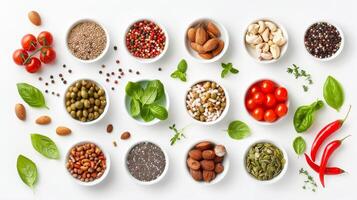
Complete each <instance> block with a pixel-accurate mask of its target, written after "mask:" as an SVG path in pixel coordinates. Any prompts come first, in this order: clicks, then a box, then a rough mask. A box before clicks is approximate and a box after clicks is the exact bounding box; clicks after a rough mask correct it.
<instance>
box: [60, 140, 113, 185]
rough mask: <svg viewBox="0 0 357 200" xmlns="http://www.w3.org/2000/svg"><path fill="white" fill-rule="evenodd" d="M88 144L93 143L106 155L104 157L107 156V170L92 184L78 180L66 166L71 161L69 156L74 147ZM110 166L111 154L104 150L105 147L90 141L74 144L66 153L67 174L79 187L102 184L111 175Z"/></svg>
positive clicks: (91, 182)
mask: <svg viewBox="0 0 357 200" xmlns="http://www.w3.org/2000/svg"><path fill="white" fill-rule="evenodd" d="M87 143H92V144H95V145H96V146H97V147H99V148H100V149H101V151H102V152H103V153H104V156H105V159H106V165H107V166H106V169H105V171H104V173H103V175H102V176H101V177H100V178H98V179H95V180H93V181H90V182H83V181H81V180H79V179H76V178H74V177H73V176H72V174H71V173H70V172H69V171H68V169H67V167H66V165H67V161H68V159H69V154H70V151H71V149H72V148H73V147H75V146H77V145H81V144H87ZM110 165H111V161H110V155H109V153H108V152H107V151H106V150H105V149H103V147H102V146H101V145H98V144H97V143H96V142H92V141H89V140H84V141H80V142H76V143H74V144H73V145H72V146H71V147H70V148H69V149H68V151H67V153H66V157H65V161H64V168H65V170H66V173H67V174H68V175H69V176H70V178H71V179H73V180H74V182H76V183H77V184H79V185H83V186H94V185H97V184H99V183H101V182H102V181H103V180H104V179H105V178H106V177H107V175H108V174H109V171H110Z"/></svg>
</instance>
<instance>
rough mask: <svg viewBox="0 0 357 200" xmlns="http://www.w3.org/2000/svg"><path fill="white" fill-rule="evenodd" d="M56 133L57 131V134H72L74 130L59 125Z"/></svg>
mask: <svg viewBox="0 0 357 200" xmlns="http://www.w3.org/2000/svg"><path fill="white" fill-rule="evenodd" d="M56 133H57V135H60V136H66V135H69V134H71V133H72V130H71V129H69V128H67V127H65V126H59V127H57V128H56Z"/></svg>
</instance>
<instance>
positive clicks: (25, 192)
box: [0, 0, 357, 200]
mask: <svg viewBox="0 0 357 200" xmlns="http://www.w3.org/2000/svg"><path fill="white" fill-rule="evenodd" d="M353 2H354V1H352V0H351V1H332V0H318V1H317V0H315V1H305V0H299V1H286V0H273V1H257V0H249V1H233V0H232V1H218V0H216V1H209V0H205V1H201V0H195V1H193V0H191V1H186V0H177V1H168V0H166V1H165V0H160V1H128V0H127V1H115V0H112V1H92V0H75V1H74V0H72V1H40V0H38V1H35V0H27V1H20V0H17V1H14V0H12V1H4V0H2V1H1V3H2V5H1V8H0V20H1V38H0V41H1V42H0V46H1V48H0V63H1V64H0V67H1V73H0V91H1V103H0V111H1V112H0V115H1V116H0V119H1V120H0V121H1V126H0V127H1V131H0V134H1V139H0V150H1V151H0V152H1V161H0V172H1V181H0V199H51V200H55V199H87V200H90V199H139V198H145V199H184V198H187V199H197V198H202V199H222V198H224V199H243V198H244V199H335V198H336V197H338V198H339V199H352V198H354V197H353V194H354V193H355V192H354V189H355V185H356V183H355V182H356V180H357V176H356V168H357V161H356V156H355V155H356V153H357V146H356V144H355V143H356V137H357V136H353V137H351V138H349V139H348V140H346V141H345V143H344V144H343V145H342V147H341V148H340V149H339V150H337V152H336V153H335V154H334V155H333V156H332V158H331V162H330V164H331V165H335V166H340V167H341V168H343V169H345V170H346V171H348V172H349V173H348V174H345V175H340V176H334V177H326V185H327V188H326V189H322V188H321V186H320V184H319V188H318V191H317V192H316V193H313V192H310V191H305V190H303V189H301V187H302V185H303V181H304V178H302V176H299V175H298V170H299V169H300V168H301V167H304V168H308V167H307V165H306V163H305V160H304V158H303V157H297V156H296V155H295V153H294V152H293V149H292V145H291V143H292V141H293V139H294V138H295V137H296V135H297V134H296V133H295V130H294V128H293V125H292V116H293V113H294V111H295V109H296V107H297V106H298V105H302V104H308V103H311V102H312V101H314V100H316V99H317V98H322V85H323V82H324V80H325V79H326V76H327V75H329V74H331V75H333V76H334V77H336V78H337V79H338V80H339V81H340V82H341V83H342V85H343V86H344V89H345V93H346V101H345V104H344V107H343V109H342V110H341V112H340V113H337V112H335V111H334V110H333V109H331V108H329V107H327V106H326V107H325V108H323V109H322V110H321V111H319V112H318V114H317V117H316V121H315V123H314V125H313V126H312V128H311V129H309V131H308V133H306V134H304V135H303V136H304V138H305V139H306V141H307V143H308V148H310V145H311V143H312V140H313V138H314V136H315V135H316V133H317V132H318V130H319V129H321V128H322V127H323V126H324V125H325V124H327V123H329V122H331V121H333V120H335V119H337V118H342V117H343V116H344V114H345V113H346V110H347V108H348V105H349V104H353V103H356V100H357V99H356V97H357V96H356V93H355V92H356V83H357V82H356V79H355V76H356V75H355V74H356V64H357V62H356V57H355V52H356V51H357V49H356V46H357V36H356V22H354V21H353V20H355V19H357V15H356V11H355V7H356V5H355V4H354V3H353ZM30 10H37V11H38V12H39V13H40V14H41V16H42V19H43V25H42V26H41V27H35V26H33V25H32V24H30V22H29V21H28V19H27V12H28V11H30ZM265 16H266V17H271V18H273V19H275V20H276V21H278V22H280V23H281V24H283V25H284V26H285V28H286V29H287V31H288V33H289V39H290V40H289V49H288V51H287V54H286V55H285V57H284V58H283V59H281V60H280V61H279V62H277V63H276V64H271V65H262V64H258V63H256V62H255V61H254V60H252V59H251V58H250V57H249V56H248V55H247V54H246V53H245V52H244V48H243V44H242V38H243V30H244V29H245V28H246V26H247V25H248V24H249V22H250V21H252V20H254V19H256V18H260V17H265ZM88 17H89V18H93V19H96V20H98V21H100V22H101V23H102V24H103V25H104V26H105V27H106V28H107V29H108V31H109V33H110V39H111V47H110V49H109V52H108V54H107V55H106V57H105V58H104V59H103V60H102V61H100V62H99V63H96V64H89V65H85V64H82V63H79V62H77V61H76V60H74V59H73V58H72V57H71V56H70V55H69V53H68V51H67V50H66V48H65V45H64V44H65V42H64V41H65V33H66V31H67V28H68V27H69V26H70V25H71V23H73V22H74V21H75V20H77V19H80V18H88ZM141 17H148V18H152V19H155V20H157V21H158V22H160V23H161V24H162V25H164V26H165V27H166V29H167V31H168V34H169V36H170V47H169V50H168V52H167V54H166V55H165V56H164V58H163V59H162V60H160V61H159V62H157V63H155V64H148V65H144V64H139V63H137V62H135V60H133V59H131V58H130V57H129V56H128V55H127V54H126V52H125V51H124V49H123V47H124V46H123V43H122V38H123V35H124V31H125V29H126V27H127V26H128V25H129V23H131V22H132V21H134V20H136V19H138V18H141ZM200 17H211V18H212V19H215V20H217V21H219V22H221V23H222V24H223V25H224V26H225V27H226V28H227V30H228V32H229V35H230V39H231V40H230V41H231V42H230V46H229V49H228V51H227V53H226V55H225V56H224V57H223V58H222V59H221V61H222V62H233V63H234V65H235V66H237V67H238V68H239V70H240V73H239V74H238V75H236V76H229V77H227V78H226V79H224V80H222V79H220V76H219V75H220V71H221V67H220V62H216V63H212V64H200V63H197V62H196V61H194V60H193V59H191V58H190V57H189V56H188V55H187V53H186V51H185V48H184V43H183V36H184V32H185V29H186V28H187V25H188V24H189V23H190V22H192V21H193V20H195V19H197V18H200ZM318 19H327V20H329V21H331V22H333V23H335V24H337V25H339V26H340V27H341V28H342V29H343V31H344V34H345V38H346V42H345V48H344V49H343V52H342V54H341V55H340V56H339V57H338V58H337V59H336V60H333V61H331V62H326V63H321V62H318V61H315V60H314V59H312V58H311V57H310V56H309V55H307V53H306V51H305V49H304V45H303V34H304V31H305V29H306V27H307V26H308V25H309V24H310V23H312V22H314V21H315V20H318ZM42 30H48V31H50V32H52V33H53V35H54V38H55V49H56V51H57V62H56V64H55V65H46V66H44V67H43V70H42V72H41V73H39V74H35V75H33V74H29V73H27V72H26V71H25V70H24V69H23V68H21V67H19V66H16V65H15V64H14V63H13V62H12V59H11V54H12V52H13V51H14V50H15V49H17V48H19V47H20V39H21V37H22V36H23V35H25V34H26V33H33V34H35V35H37V34H38V33H39V32H40V31H42ZM113 45H117V46H118V47H119V50H118V51H117V52H114V51H113ZM117 58H119V59H120V61H121V64H120V67H122V68H124V69H126V70H127V69H129V68H132V69H133V70H140V71H141V75H140V76H136V75H134V74H131V75H128V76H126V77H125V78H124V79H123V80H121V81H120V83H119V84H120V87H119V88H117V89H116V91H115V92H112V91H110V92H109V93H110V100H111V105H110V110H109V112H108V113H107V115H106V117H105V118H104V119H103V120H102V121H101V122H100V123H98V124H95V125H92V126H81V125H78V124H77V123H76V122H74V121H73V120H71V119H70V118H69V117H68V116H67V115H66V113H65V111H64V109H63V107H62V98H57V97H53V96H51V95H46V100H47V102H48V106H49V107H50V110H45V109H32V108H30V107H28V106H26V108H27V113H28V117H27V121H26V122H21V121H19V120H17V118H16V117H15V114H14V105H15V103H18V102H21V103H22V100H21V98H20V97H19V95H18V94H17V90H16V85H15V84H16V83H17V82H22V81H24V82H28V83H31V84H33V85H35V86H37V87H39V88H41V89H45V86H44V82H39V81H38V77H39V76H42V77H45V78H46V79H47V78H48V77H49V75H51V74H53V75H55V76H56V80H57V84H56V85H54V86H51V87H50V90H56V91H60V92H61V94H62V93H63V91H64V89H65V88H64V86H63V85H62V84H59V82H60V81H59V79H58V77H57V75H58V73H63V68H62V67H61V66H62V64H64V63H65V64H67V66H68V67H69V68H71V69H72V70H73V71H74V73H73V75H72V76H68V75H67V73H65V74H66V77H67V79H68V81H73V80H75V79H77V78H84V77H85V78H92V79H95V80H98V81H99V82H100V83H103V84H104V85H105V87H107V89H108V90H110V87H111V85H110V84H107V83H105V81H104V80H105V78H104V76H100V75H99V74H98V70H99V69H100V64H103V63H104V64H106V65H107V68H106V70H109V71H116V70H117V69H118V65H117V64H115V60H116V59H117ZM181 58H185V59H186V60H187V61H188V64H189V67H188V82H187V83H182V82H180V81H177V80H173V79H171V78H170V77H169V74H170V73H171V72H172V71H173V70H174V69H175V68H176V64H177V63H178V61H179V60H180V59H181ZM292 63H296V64H297V65H299V66H301V67H302V68H304V69H306V70H307V71H309V72H310V73H311V74H312V76H313V80H314V82H315V83H314V85H313V86H312V87H311V88H310V91H309V92H307V93H304V92H303V91H302V88H301V84H302V83H301V82H298V81H296V80H294V79H293V77H292V76H290V75H288V74H287V73H286V68H287V67H288V66H289V65H291V64H292ZM158 67H162V68H163V71H162V72H159V71H158V70H157V68H158ZM67 69H68V68H67ZM261 77H266V78H272V79H275V80H278V81H279V83H281V84H283V85H285V86H286V87H287V88H288V90H289V92H290V93H289V97H290V101H291V108H290V113H289V115H288V117H287V118H286V119H285V120H284V121H283V122H282V123H280V124H278V125H272V126H262V125H259V124H257V123H256V122H255V121H254V120H253V119H252V118H251V117H250V116H249V115H248V114H247V113H246V112H245V111H244V107H243V105H244V104H243V101H242V97H243V95H244V92H245V90H246V88H247V86H248V85H249V84H250V83H252V82H253V81H255V80H257V79H258V78H261ZM138 78H150V79H153V78H159V79H160V80H162V81H163V83H164V84H165V86H166V89H167V90H168V92H169V95H170V101H171V110H170V117H169V119H168V120H167V121H165V122H162V123H160V124H158V125H155V126H153V127H143V126H139V125H137V124H136V123H135V122H134V121H133V120H132V119H130V118H129V117H128V116H127V115H126V113H125V110H124V104H123V95H124V90H123V86H124V85H125V84H126V82H127V81H128V80H135V79H138ZM206 78H211V79H217V80H219V82H220V83H222V84H223V85H224V86H226V87H227V89H228V92H229V95H230V97H231V103H232V104H231V107H230V110H229V113H228V115H227V116H226V118H225V119H224V120H223V121H222V122H221V123H219V124H218V125H215V126H211V127H204V126H200V125H195V124H193V125H191V126H190V127H189V128H188V129H187V130H186V132H185V134H186V136H187V138H186V139H185V140H182V141H180V142H178V143H177V144H176V145H174V146H170V145H169V139H170V137H171V136H172V135H173V132H171V131H170V130H169V129H168V126H169V125H171V124H173V123H176V124H177V126H178V127H184V126H186V125H189V124H191V120H190V119H189V117H188V116H187V114H186V111H185V109H184V107H183V98H184V93H185V90H186V88H187V87H189V85H190V83H192V82H194V81H197V80H199V79H206ZM353 106H355V107H354V108H353V109H352V113H351V116H350V118H349V119H348V120H347V122H346V124H345V125H344V127H343V128H342V129H341V130H340V131H339V132H338V133H337V134H336V135H335V136H334V137H332V138H330V139H329V140H330V141H331V140H332V139H333V138H342V137H343V136H345V135H347V134H352V135H355V132H356V131H357V127H356V123H353V122H356V119H357V118H356V117H357V116H356V113H357V112H356V109H357V105H353ZM41 114H48V115H51V116H52V118H53V123H52V124H51V125H49V126H38V125H36V124H35V123H34V120H35V119H36V117H37V116H39V115H41ZM235 119H240V120H243V121H245V122H247V123H248V124H249V125H250V127H251V129H252V135H251V136H250V137H249V138H247V139H244V140H241V141H234V140H232V139H230V138H229V137H228V136H227V134H225V133H224V131H223V130H224V129H226V127H227V125H228V123H229V122H230V121H232V120H235ZM108 123H112V124H114V133H112V134H110V135H109V134H107V133H106V131H105V129H106V125H107V124H108ZM57 125H66V126H68V127H70V128H71V129H72V130H73V134H72V135H71V136H68V137H59V136H57V135H56V134H55V128H56V126H57ZM127 130H128V131H130V132H131V133H132V138H131V139H130V140H128V141H121V140H120V139H119V136H120V133H121V132H123V131H127ZM33 132H38V133H42V134H46V135H48V136H50V137H51V138H52V139H53V140H54V141H55V142H56V143H57V145H58V147H59V149H60V151H61V155H62V158H61V160H59V161H54V160H48V159H46V158H44V157H42V156H41V155H40V154H38V153H37V152H35V151H34V149H33V148H32V146H31V142H30V137H29V134H30V133H33ZM259 138H269V139H271V140H274V141H276V142H277V143H279V144H281V145H283V146H284V147H285V148H286V150H287V152H288V154H289V168H288V171H287V174H286V175H285V177H284V178H283V179H282V180H281V181H280V182H278V183H276V184H274V185H261V184H258V183H256V182H254V181H252V180H251V178H250V177H248V176H247V175H246V174H245V171H244V168H243V165H242V159H243V152H244V151H245V150H246V148H247V147H248V145H249V144H251V142H253V141H254V140H256V139H259ZM200 139H210V140H212V141H215V142H217V143H222V144H224V145H226V147H227V149H228V151H229V156H230V161H231V167H230V170H229V172H228V174H227V176H226V177H225V179H223V180H222V182H220V183H219V184H217V185H214V186H206V185H200V184H197V183H195V182H193V181H192V180H191V177H189V176H188V174H187V172H186V168H185V159H184V157H185V155H186V151H187V150H188V148H189V146H190V145H191V144H192V143H194V142H195V141H197V140H200ZM81 140H93V141H96V142H98V143H99V144H100V145H102V146H104V147H105V149H106V150H107V151H108V152H109V153H110V155H111V159H112V166H111V171H110V173H109V176H108V177H107V179H106V180H105V181H104V182H102V183H101V184H100V185H98V186H95V187H91V188H87V187H82V186H79V185H77V184H76V183H75V182H73V180H72V178H71V177H69V176H68V175H67V174H66V171H65V169H64V155H65V153H66V151H67V150H68V148H69V147H70V146H71V145H72V144H73V143H75V142H77V141H81ZM113 140H116V141H117V143H118V147H116V148H115V147H113V145H112V141H113ZM140 140H152V141H154V142H157V143H159V144H160V145H162V147H163V148H164V149H165V150H167V152H168V154H169V157H170V169H169V171H168V174H167V176H166V177H165V179H164V180H163V181H162V182H160V183H159V184H157V185H154V186H148V187H146V186H145V187H144V186H139V185H137V184H136V183H134V182H133V181H132V180H131V179H130V177H129V175H128V174H127V173H126V171H125V170H124V165H123V157H124V154H125V152H126V151H127V149H128V148H129V146H130V145H131V144H133V143H134V142H137V141H140ZM19 154H24V155H26V156H28V157H29V158H31V159H32V160H33V161H34V162H36V164H37V166H38V170H39V180H38V183H37V185H36V187H35V188H36V189H35V192H34V193H33V192H32V191H31V190H30V189H29V188H28V187H27V186H26V185H25V184H23V183H22V181H21V180H20V178H19V177H18V175H17V171H16V158H17V156H18V155H19ZM309 171H310V172H311V173H312V170H309ZM313 175H314V177H315V180H316V181H317V182H318V175H317V174H315V173H313Z"/></svg>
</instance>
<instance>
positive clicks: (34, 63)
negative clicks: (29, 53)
mask: <svg viewBox="0 0 357 200" xmlns="http://www.w3.org/2000/svg"><path fill="white" fill-rule="evenodd" d="M25 67H26V71H28V72H30V73H35V72H37V71H38V70H39V69H40V68H41V61H40V60H39V59H38V58H36V57H31V58H30V60H29V61H28V62H27V63H26V64H25Z"/></svg>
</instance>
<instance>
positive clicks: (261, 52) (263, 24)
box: [243, 18, 288, 63]
mask: <svg viewBox="0 0 357 200" xmlns="http://www.w3.org/2000/svg"><path fill="white" fill-rule="evenodd" d="M243 42H244V47H245V50H246V52H247V53H248V55H249V56H250V57H252V58H254V60H256V61H257V62H259V63H274V62H276V61H278V60H279V59H280V58H281V57H283V56H284V55H285V53H286V50H287V48H288V33H287V31H286V30H285V28H284V27H283V26H282V25H281V24H278V23H276V22H275V21H273V20H270V19H267V18H263V19H258V20H254V21H253V22H252V23H250V24H249V25H248V27H247V29H246V30H245V31H244V38H243Z"/></svg>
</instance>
